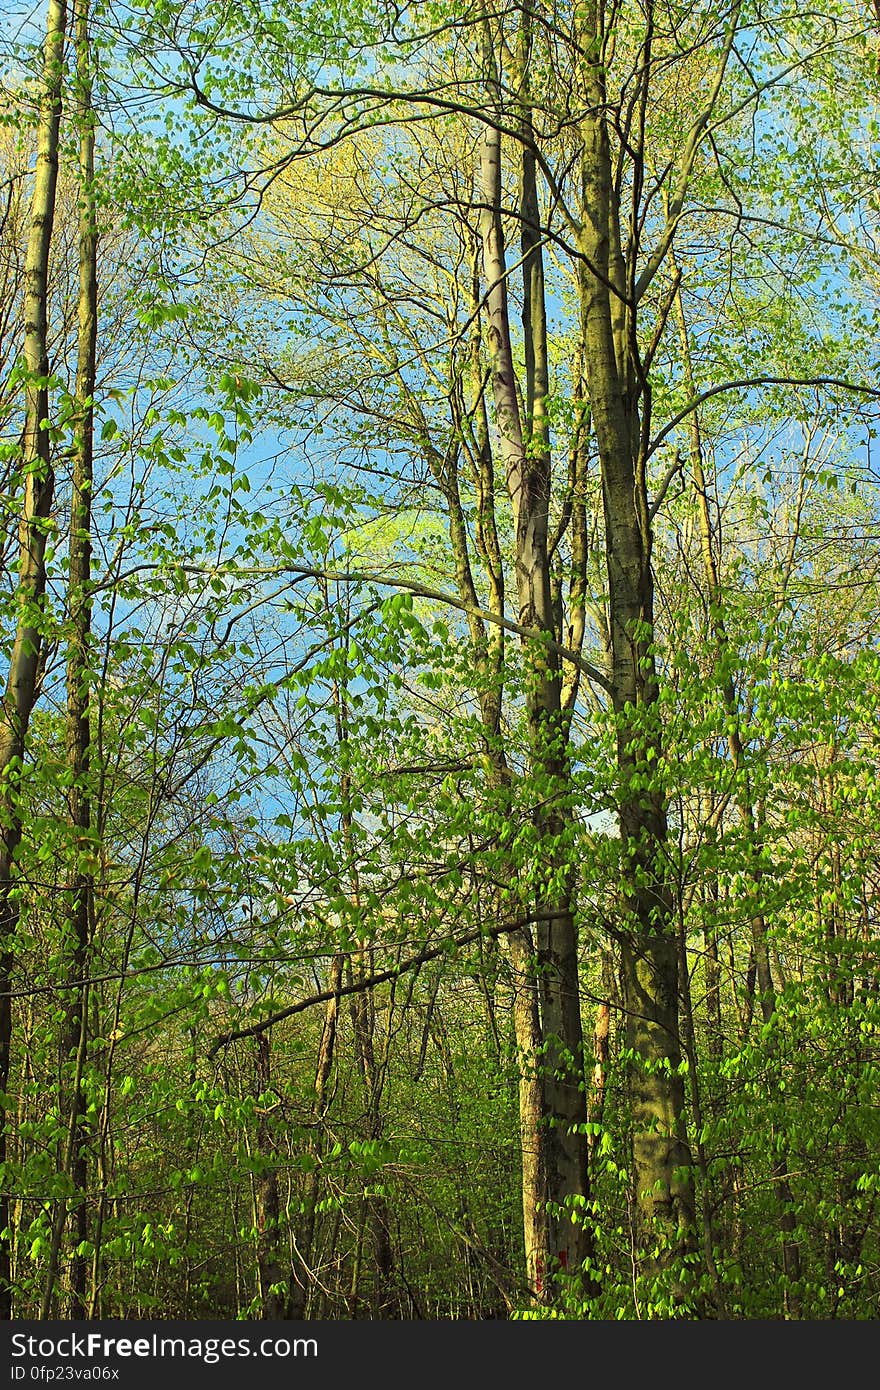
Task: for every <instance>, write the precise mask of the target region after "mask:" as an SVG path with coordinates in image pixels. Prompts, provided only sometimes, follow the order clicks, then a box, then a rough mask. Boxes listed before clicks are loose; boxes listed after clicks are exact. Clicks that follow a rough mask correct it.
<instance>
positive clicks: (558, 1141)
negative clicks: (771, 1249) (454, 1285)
mask: <svg viewBox="0 0 880 1390" xmlns="http://www.w3.org/2000/svg"><path fill="white" fill-rule="evenodd" d="M484 28H485V33H486V46H485V52H484V60H485V70H486V72H487V74H490V73H491V72H492V71H493V70H494V55H493V53H492V51H491V35H490V31H489V25H488V22H487V23H486V24H485V26H484ZM501 155H502V152H501V136H500V132H499V130H498V128H497V127H496V126H495V125H493V124H487V125H486V126H485V127H484V129H483V133H482V135H481V138H480V148H479V168H478V186H479V196H480V204H481V206H480V231H481V237H482V247H483V275H484V280H485V284H486V296H485V303H486V323H487V346H488V355H489V363H490V373H491V386H492V396H493V401H494V406H495V425H496V430H497V433H498V446H499V453H500V455H501V458H502V460H503V463H504V468H505V476H506V482H507V491H508V495H509V497H510V501H511V505H512V508H513V519H514V534H515V539H514V551H515V553H514V564H515V574H516V594H517V601H518V610H519V611H518V617H519V622H520V623H521V624H522V625H523V626H527V627H529V628H532V629H535V630H537V631H539V632H543V633H546V634H547V635H548V637H551V638H552V637H554V636H555V627H556V622H555V617H556V615H555V612H554V604H553V597H552V586H551V576H550V559H549V550H548V520H549V505H550V467H549V455H548V453H547V452H546V450H545V449H544V448H543V447H541V439H540V436H539V437H538V439H537V440H536V448H535V449H529V448H528V447H527V443H526V439H525V437H524V431H523V422H522V418H521V414H520V407H519V398H518V393H517V383H516V374H515V369H514V360H513V351H512V346H511V335H510V320H509V310H508V294H507V265H506V256H505V246H504V231H503V224H502V210H501ZM532 173H533V170H532ZM529 177H530V173H529V169H528V167H526V168H525V169H524V191H523V205H524V206H533V203H534V198H533V191H532V189H531V188H529V187H527V184H528V180H529ZM524 226H525V224H524ZM525 235H526V236H527V238H528V237H529V236H530V235H533V233H529V231H528V229H526V232H525ZM533 249H534V248H533ZM529 285H530V308H529V311H528V312H529V322H530V324H531V326H532V329H533V330H534V331H533V332H532V333H531V334H530V336H531V338H532V349H531V351H532V357H533V369H532V372H531V376H530V380H531V386H530V395H531V406H532V422H531V423H532V428H533V430H534V416H535V412H536V411H537V410H539V402H538V396H539V392H540V391H541V390H542V389H543V388H542V387H541V385H540V376H539V374H538V368H539V366H540V363H541V359H542V354H543V352H544V348H543V347H542V341H541V336H540V322H541V318H540V311H539V309H538V307H537V306H536V304H535V302H534V298H535V297H537V296H538V292H539V286H540V274H539V271H538V266H537V257H536V258H535V263H534V264H533V265H532V270H531V274H530V277H529ZM525 654H526V659H527V672H528V674H527V693H526V706H527V715H528V722H529V733H530V743H531V752H530V762H531V767H530V771H531V774H532V777H533V778H534V780H535V782H536V784H538V785H539V787H540V804H539V805H538V806H536V807H535V810H534V813H533V814H534V820H535V824H536V828H537V830H538V833H539V838H540V841H541V843H542V845H544V846H547V847H548V848H547V850H546V853H547V855H548V864H547V874H546V877H547V878H548V879H552V878H553V877H554V876H556V875H555V873H554V871H556V870H558V869H559V868H560V866H559V865H558V864H557V863H556V862H550V861H551V860H554V859H555V855H556V854H558V850H554V849H551V848H550V847H551V846H558V844H559V843H560V841H561V840H562V839H563V832H564V829H565V826H564V822H563V819H562V816H561V815H560V813H559V812H557V811H555V810H554V809H553V808H554V802H555V801H556V799H557V797H558V795H559V793H560V792H562V791H563V790H564V788H565V786H566V785H567V770H568V769H567V759H566V747H565V744H566V740H565V719H564V717H563V707H562V691H561V675H560V669H559V660H558V656H557V654H556V652H555V651H554V650H553V649H551V648H550V647H546V646H541V645H539V644H537V643H535V644H532V645H530V646H529V647H528V648H527V649H526V653H525ZM562 877H563V878H565V877H566V875H565V873H564V871H563V874H562ZM537 897H538V904H537V905H538V906H539V907H540V909H541V911H542V914H546V917H545V919H544V920H542V922H541V923H540V924H539V927H538V933H537V935H538V941H537V962H538V963H537V973H538V988H539V996H540V1005H541V1035H542V1054H541V1065H540V1076H541V1085H542V1091H543V1108H544V1120H545V1124H546V1127H547V1136H546V1148H547V1197H548V1203H547V1206H548V1211H547V1215H548V1228H549V1242H550V1252H551V1259H552V1260H553V1262H554V1264H556V1265H557V1266H559V1267H561V1268H563V1269H567V1270H568V1271H570V1273H571V1274H573V1275H577V1274H578V1273H579V1271H580V1270H581V1269H582V1267H583V1265H584V1262H585V1261H587V1260H588V1259H589V1257H590V1254H591V1238H590V1232H589V1228H588V1225H587V1223H586V1221H585V1220H583V1219H580V1217H581V1214H582V1213H584V1208H585V1206H586V1203H587V1201H588V1198H589V1175H588V1166H587V1163H588V1155H587V1143H586V1118H587V1114H586V1096H585V1083H584V1071H583V1036H582V1025H581V1013H580V994H579V968H578V940H577V928H576V925H575V920H574V913H573V909H572V903H571V898H570V892H569V891H567V890H566V889H564V888H562V889H559V888H555V889H554V890H542V889H541V888H540V887H539V889H538V894H537ZM584 1214H585V1213H584ZM573 1215H574V1216H575V1217H576V1219H575V1220H572V1216H573Z"/></svg>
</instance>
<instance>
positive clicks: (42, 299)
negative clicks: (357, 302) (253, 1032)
mask: <svg viewBox="0 0 880 1390" xmlns="http://www.w3.org/2000/svg"><path fill="white" fill-rule="evenodd" d="M66 26H67V7H66V4H65V0H50V3H49V7H48V16H47V28H46V44H45V49H44V56H43V71H42V77H41V85H40V98H39V100H40V116H39V124H38V128H37V166H36V172H35V176H34V192H33V199H32V202H31V219H30V232H29V236H28V246H27V252H26V259H25V303H24V321H25V338H24V365H25V368H26V371H27V378H26V383H25V424H24V431H23V437H22V450H21V464H20V478H21V483H22V492H23V503H22V514H21V525H20V528H19V546H20V558H19V572H18V587H17V591H16V599H15V615H16V616H15V623H16V627H15V637H14V640H13V646H12V653H11V656H10V660H9V672H8V676H7V682H6V689H5V692H4V695H3V701H2V707H0V1095H2V1096H5V1095H6V1093H7V1090H8V1083H9V1061H10V1047H11V1040H12V1001H11V997H10V989H11V982H12V971H13V966H14V952H13V938H14V935H15V931H16V927H17V924H18V904H17V902H16V899H15V892H14V878H13V874H14V859H15V854H16V851H17V850H18V847H19V844H20V842H21V832H22V827H21V816H20V812H19V809H18V785H19V780H20V776H21V769H22V762H23V758H24V748H25V739H26V737H27V730H28V724H29V722H30V716H31V711H32V709H33V707H34V702H35V700H36V697H37V679H38V671H39V664H40V653H41V648H42V641H43V637H42V626H41V610H42V606H43V597H44V594H45V588H46V568H45V555H46V537H47V533H48V527H49V517H50V513H51V509H52V499H53V495H54V489H55V478H54V473H53V471H52V465H51V457H50V448H51V446H50V439H49V429H48V428H47V426H46V423H45V422H46V421H47V419H48V417H49V360H48V348H47V335H48V309H47V286H48V276H49V249H50V244H51V239H52V231H53V226H54V220H55V190H56V186H57V180H58V137H59V128H60V122H61V93H62V77H63V66H64V44H65V30H66ZM6 1147H7V1113H6V1110H5V1107H4V1109H3V1112H2V1114H0V1166H2V1164H3V1163H5V1161H6ZM8 1224H9V1199H8V1195H7V1194H6V1192H5V1191H4V1193H3V1195H2V1196H0V1318H8V1317H10V1316H11V1310H12V1289H11V1284H10V1273H11V1262H10V1248H9V1238H8V1237H7V1236H6V1235H5V1234H4V1233H5V1232H6V1231H7V1229H8Z"/></svg>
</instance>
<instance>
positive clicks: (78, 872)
mask: <svg viewBox="0 0 880 1390" xmlns="http://www.w3.org/2000/svg"><path fill="white" fill-rule="evenodd" d="M74 15H75V46H76V85H75V115H76V121H77V125H78V127H79V298H78V308H77V318H78V333H77V367H76V397H75V406H74V414H75V427H74V440H73V490H72V497H71V511H70V574H69V581H68V583H69V609H70V611H69V623H70V638H69V643H68V654H67V765H68V769H69V773H70V791H69V793H68V815H69V818H70V824H71V828H72V830H73V837H74V839H73V853H74V863H73V867H72V873H71V879H70V885H69V890H68V902H69V909H70V915H69V919H68V923H67V931H68V938H69V950H70V971H71V978H72V983H74V982H75V983H74V990H75V993H74V995H73V998H75V999H76V1000H77V1004H76V1006H75V1007H74V1009H73V1010H72V1011H71V1016H70V1018H69V1022H68V1028H67V1037H66V1039H65V1045H64V1047H63V1053H64V1056H65V1057H67V1056H76V1055H78V1053H79V1051H80V1048H82V1052H83V1058H84V1061H85V1060H86V1059H87V1056H88V1050H87V1049H88V1039H87V1037H86V1038H85V1039H84V1040H83V1041H81V1035H82V1034H84V1033H85V1034H87V1032H88V1012H89V1010H88V998H89V991H88V979H87V977H88V957H89V940H90V935H91V920H92V901H93V886H94V872H93V867H92V866H93V863H94V859H95V856H94V852H93V846H92V843H91V828H92V813H91V794H90V790H89V768H90V750H91V715H90V698H89V682H90V674H89V643H90V639H91V627H92V600H91V590H90V586H91V570H92V540H91V523H92V473H93V446H94V404H93V402H94V394H95V373H96V353H97V340H98V282H97V258H98V231H97V225H96V215H97V213H96V205H95V193H94V182H95V122H94V115H93V112H92V75H91V53H90V36H89V9H88V0H75V5H74ZM80 982H82V983H80ZM62 1064H63V1063H62ZM67 1104H68V1105H69V1107H70V1112H71V1123H72V1125H73V1128H74V1134H75V1141H74V1147H73V1153H72V1156H71V1170H70V1178H71V1182H72V1186H73V1196H72V1197H71V1200H70V1217H71V1222H72V1229H71V1237H72V1244H73V1254H72V1256H71V1268H70V1306H69V1311H68V1317H70V1318H72V1319H80V1318H84V1317H85V1315H86V1279H87V1272H88V1259H87V1256H86V1253H85V1242H86V1240H87V1237H88V1207H87V1183H88V1128H87V1125H86V1123H85V1114H86V1098H85V1095H84V1094H83V1091H82V1086H81V1085H80V1086H78V1087H76V1088H72V1089H71V1090H70V1093H69V1096H68V1099H67Z"/></svg>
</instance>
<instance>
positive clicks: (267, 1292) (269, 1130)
mask: <svg viewBox="0 0 880 1390" xmlns="http://www.w3.org/2000/svg"><path fill="white" fill-rule="evenodd" d="M256 1046H257V1054H256V1082H257V1094H258V1096H259V1097H262V1106H261V1109H260V1111H259V1113H258V1117H257V1150H258V1153H259V1156H260V1160H261V1165H262V1164H264V1165H265V1167H261V1171H260V1172H259V1173H257V1174H255V1176H254V1211H255V1214H256V1227H257V1276H258V1280H259V1285H260V1302H261V1304H262V1317H263V1318H264V1319H265V1320H266V1321H272V1320H274V1319H276V1318H283V1317H284V1311H285V1296H284V1284H285V1275H284V1270H283V1268H282V1264H281V1255H280V1250H279V1244H280V1236H281V1232H280V1218H281V1204H280V1202H279V1199H278V1154H277V1145H276V1142H275V1134H274V1131H273V1126H272V1121H271V1119H270V1117H269V1114H268V1113H267V1110H266V1104H265V1103H266V1098H267V1095H268V1091H269V1085H270V1081H271V1068H270V1060H271V1059H270V1051H269V1035H268V1033H258V1034H257V1038H256Z"/></svg>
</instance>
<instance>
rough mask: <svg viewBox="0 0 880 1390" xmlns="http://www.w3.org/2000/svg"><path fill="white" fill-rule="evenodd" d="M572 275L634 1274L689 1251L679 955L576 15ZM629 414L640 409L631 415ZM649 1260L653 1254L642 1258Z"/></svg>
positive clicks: (634, 428) (644, 583)
mask: <svg viewBox="0 0 880 1390" xmlns="http://www.w3.org/2000/svg"><path fill="white" fill-rule="evenodd" d="M580 40H581V47H582V51H583V53H584V58H583V62H582V80H583V85H584V93H583V95H584V104H585V107H586V110H587V114H586V116H585V117H584V119H583V121H582V125H581V131H582V138H583V155H582V158H583V166H582V227H581V231H580V247H579V249H580V251H581V252H582V255H583V261H582V265H581V273H580V292H581V304H582V325H583V326H582V332H583V341H584V366H585V373H586V378H587V384H588V389H589V397H590V406H591V413H592V419H593V428H594V430H595V435H596V440H597V443H598V448H599V458H600V466H601V475H602V492H603V504H604V514H605V545H606V559H607V575H608V595H609V611H610V629H611V651H612V668H611V687H612V706H613V711H614V715H615V718H616V723H617V772H618V816H619V826H620V838H621V888H620V905H621V921H620V924H619V935H620V941H621V982H622V994H623V1001H622V1002H623V1007H624V1009H625V1012H626V1018H627V1043H628V1047H629V1054H630V1057H631V1059H632V1061H631V1066H630V1101H631V1110H632V1125H633V1136H632V1159H633V1179H634V1184H635V1199H636V1212H637V1226H638V1230H637V1247H638V1250H639V1252H640V1255H641V1266H642V1268H643V1269H644V1271H645V1272H646V1273H650V1272H651V1271H652V1270H654V1269H657V1268H660V1267H662V1266H664V1265H666V1264H668V1263H670V1262H671V1261H675V1260H676V1258H677V1257H678V1256H680V1255H682V1254H686V1253H688V1252H689V1251H690V1250H691V1249H692V1248H693V1242H694V1229H695V1209H694V1184H693V1170H692V1158H691V1154H690V1150H689V1148H688V1144H687V1138H686V1129H685V1094H684V1087H683V1082H682V1075H681V1061H682V1052H681V1041H680V1037H679V1011H678V951H677V944H676V928H675V922H674V916H673V911H672V894H671V891H670V885H669V882H668V880H667V874H668V869H667V859H668V844H667V814H666V793H665V789H664V787H663V786H662V784H661V782H660V779H659V776H658V768H659V766H660V763H661V751H662V741H661V732H662V731H661V716H660V706H659V687H658V681H657V672H656V666H655V659H654V655H653V640H654V585H653V576H652V572H651V545H652V529H651V520H650V511H649V506H648V493H647V480H646V476H645V449H644V444H643V440H644V437H645V435H646V432H647V431H646V429H643V426H644V425H645V424H646V422H645V421H644V420H643V418H642V409H644V410H647V401H646V400H644V399H642V400H641V401H640V395H641V392H642V387H643V384H642V383H641V381H640V373H639V361H638V352H637V345H636V339H635V321H634V316H635V302H634V293H633V287H632V284H631V283H630V284H627V275H626V271H625V266H624V258H623V255H622V252H621V227H620V208H619V205H618V201H617V192H616V187H615V181H614V178H613V176H612V167H611V153H610V145H609V134H608V125H607V120H608V117H607V114H606V113H607V99H606V93H605V84H604V75H603V67H602V46H603V17H602V16H601V14H600V12H599V10H598V8H597V7H596V6H595V5H588V6H585V7H584V12H583V16H582V29H581V31H580ZM640 405H641V408H640ZM653 1252H658V1253H656V1254H655V1253H653Z"/></svg>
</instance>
